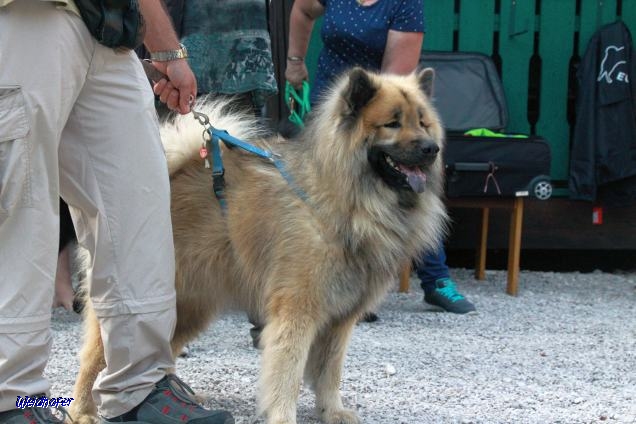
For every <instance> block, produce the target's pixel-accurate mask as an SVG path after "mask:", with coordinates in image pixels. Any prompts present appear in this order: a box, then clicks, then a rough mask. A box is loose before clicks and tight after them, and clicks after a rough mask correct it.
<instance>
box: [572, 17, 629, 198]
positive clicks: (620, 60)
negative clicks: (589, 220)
mask: <svg viewBox="0 0 636 424" xmlns="http://www.w3.org/2000/svg"><path fill="white" fill-rule="evenodd" d="M635 60H636V54H635V52H634V48H633V45H632V39H631V35H630V33H629V30H628V29H627V27H626V26H625V24H623V23H622V22H615V23H612V24H609V25H605V26H603V27H602V28H600V29H599V30H598V31H597V32H596V33H595V34H594V35H593V36H592V38H591V40H590V43H589V45H588V47H587V50H586V52H585V55H584V56H583V60H582V62H581V66H580V68H579V70H578V74H577V77H578V83H579V96H578V98H577V118H576V124H575V128H574V138H573V141H572V151H571V161H570V180H569V188H570V193H571V197H572V198H574V199H580V200H589V201H597V200H599V197H598V195H599V192H601V191H603V190H604V189H605V192H607V191H608V189H609V190H610V191H611V187H612V186H613V185H615V184H616V183H621V182H624V181H625V180H626V179H630V178H634V181H635V182H636V82H635V81H634V79H635V78H636V72H635V70H636V63H635V62H634V61H635ZM606 194H607V193H606ZM609 194H610V195H611V193H609ZM632 201H636V185H635V186H634V193H633V198H632Z"/></svg>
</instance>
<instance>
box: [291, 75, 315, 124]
mask: <svg viewBox="0 0 636 424" xmlns="http://www.w3.org/2000/svg"><path fill="white" fill-rule="evenodd" d="M285 103H286V104H287V108H288V109H289V120H290V121H291V122H293V123H294V124H296V125H298V126H299V127H301V128H302V127H304V126H305V124H304V123H303V120H304V119H305V115H307V114H308V113H309V112H310V111H311V104H310V103H309V82H307V81H303V88H302V91H301V92H300V93H298V91H297V90H296V89H295V88H294V87H293V86H292V85H291V84H290V83H289V81H287V82H286V83H285Z"/></svg>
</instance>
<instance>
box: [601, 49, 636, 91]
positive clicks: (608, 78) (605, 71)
mask: <svg viewBox="0 0 636 424" xmlns="http://www.w3.org/2000/svg"><path fill="white" fill-rule="evenodd" d="M621 50H625V46H621V47H617V46H608V47H607V48H606V49H605V56H604V57H603V60H602V61H601V70H600V72H599V75H598V78H597V79H596V81H598V82H600V81H601V80H602V79H605V82H607V83H608V84H612V83H614V79H613V77H614V78H616V80H618V81H620V82H624V83H627V84H628V83H629V75H627V74H626V73H625V72H621V71H618V72H617V73H616V75H615V76H614V73H615V72H616V69H617V68H618V67H619V66H621V65H625V64H626V63H627V61H625V60H619V59H620V57H613V58H611V59H610V55H611V54H612V52H620V51H621ZM610 60H611V62H610V63H607V62H608V61H610ZM612 62H613V64H612Z"/></svg>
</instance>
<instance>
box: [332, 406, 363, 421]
mask: <svg viewBox="0 0 636 424" xmlns="http://www.w3.org/2000/svg"><path fill="white" fill-rule="evenodd" d="M322 421H323V422H324V423H325V424H362V421H360V418H358V414H356V412H355V411H353V410H351V409H339V410H337V411H331V412H325V413H323V414H322Z"/></svg>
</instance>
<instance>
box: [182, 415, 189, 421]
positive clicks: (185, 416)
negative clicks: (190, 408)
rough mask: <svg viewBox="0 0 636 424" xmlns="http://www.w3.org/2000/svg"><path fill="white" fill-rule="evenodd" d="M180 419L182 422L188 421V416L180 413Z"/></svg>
mask: <svg viewBox="0 0 636 424" xmlns="http://www.w3.org/2000/svg"><path fill="white" fill-rule="evenodd" d="M181 421H183V422H184V423H185V422H187V421H188V416H187V415H181Z"/></svg>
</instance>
